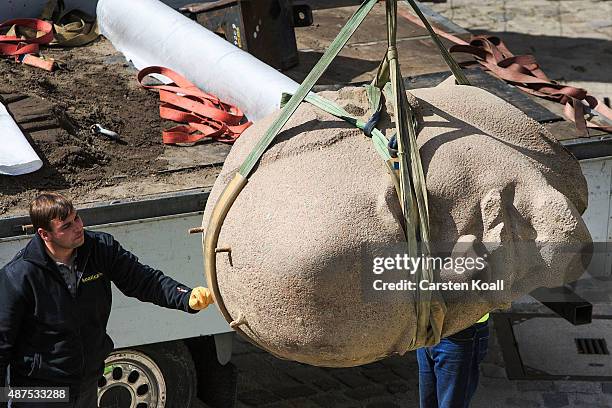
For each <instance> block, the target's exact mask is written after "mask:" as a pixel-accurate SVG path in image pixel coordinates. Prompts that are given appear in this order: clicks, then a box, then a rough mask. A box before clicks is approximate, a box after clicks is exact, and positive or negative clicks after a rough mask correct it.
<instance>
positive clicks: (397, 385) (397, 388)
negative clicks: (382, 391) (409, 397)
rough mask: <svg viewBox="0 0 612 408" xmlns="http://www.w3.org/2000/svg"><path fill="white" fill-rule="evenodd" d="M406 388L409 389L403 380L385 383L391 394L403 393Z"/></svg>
mask: <svg viewBox="0 0 612 408" xmlns="http://www.w3.org/2000/svg"><path fill="white" fill-rule="evenodd" d="M408 390H410V387H409V386H408V384H406V382H405V381H394V382H392V383H389V384H387V391H389V392H390V393H391V394H403V393H406V392H408Z"/></svg>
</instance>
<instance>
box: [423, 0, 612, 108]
mask: <svg viewBox="0 0 612 408" xmlns="http://www.w3.org/2000/svg"><path fill="white" fill-rule="evenodd" d="M429 6H430V7H431V8H432V9H433V10H434V11H436V12H438V13H440V14H442V15H443V16H444V17H446V18H448V19H449V20H451V21H453V22H454V23H455V24H458V25H459V26H461V27H463V28H465V29H467V30H469V31H472V32H474V33H478V34H492V35H496V36H498V37H500V38H501V39H502V40H504V41H505V42H506V44H507V45H508V46H509V48H510V50H511V51H513V52H514V53H515V54H532V55H534V56H535V57H536V59H537V60H538V62H539V63H540V65H541V67H542V69H543V70H544V72H545V73H546V74H547V75H548V76H549V77H550V78H551V79H554V80H557V81H559V82H561V83H567V84H569V85H573V86H578V87H582V88H585V89H587V90H588V91H589V92H590V93H591V94H592V95H595V96H597V97H599V98H603V97H605V96H607V97H612V74H611V73H610V72H611V71H610V66H612V1H610V0H603V1H601V0H520V1H506V0H447V2H446V3H438V4H430V3H429Z"/></svg>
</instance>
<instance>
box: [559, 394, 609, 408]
mask: <svg viewBox="0 0 612 408" xmlns="http://www.w3.org/2000/svg"><path fill="white" fill-rule="evenodd" d="M568 396H569V397H570V402H572V403H573V404H574V405H576V406H578V407H581V408H582V406H583V405H599V406H600V407H607V406H609V404H608V403H607V401H606V399H607V398H606V394H601V393H597V394H583V393H577V392H576V393H569V394H568Z"/></svg>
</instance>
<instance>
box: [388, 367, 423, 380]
mask: <svg viewBox="0 0 612 408" xmlns="http://www.w3.org/2000/svg"><path fill="white" fill-rule="evenodd" d="M393 372H394V373H395V374H397V375H399V376H400V377H402V378H403V379H404V380H408V381H418V380H419V370H418V368H411V367H394V368H393Z"/></svg>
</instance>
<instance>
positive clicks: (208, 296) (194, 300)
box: [189, 286, 215, 310]
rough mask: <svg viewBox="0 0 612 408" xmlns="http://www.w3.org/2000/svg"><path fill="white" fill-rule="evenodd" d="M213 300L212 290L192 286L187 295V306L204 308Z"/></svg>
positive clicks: (194, 308)
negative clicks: (189, 293)
mask: <svg viewBox="0 0 612 408" xmlns="http://www.w3.org/2000/svg"><path fill="white" fill-rule="evenodd" d="M214 302H215V300H214V299H213V295H212V292H211V291H210V290H208V288H204V287H202V286H198V287H197V288H194V289H193V290H192V291H191V295H189V307H190V308H192V309H193V310H202V309H206V308H207V307H208V305H210V304H211V303H214Z"/></svg>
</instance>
